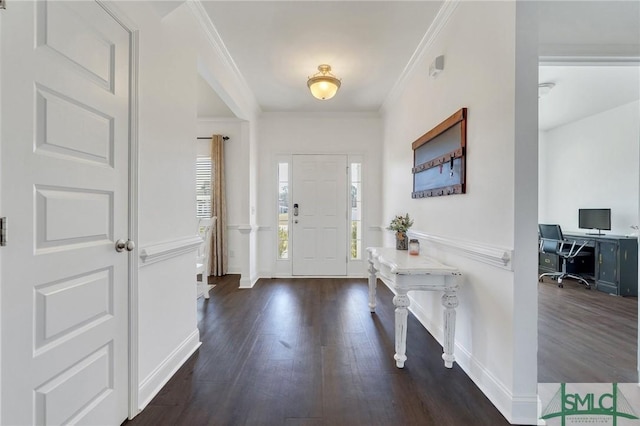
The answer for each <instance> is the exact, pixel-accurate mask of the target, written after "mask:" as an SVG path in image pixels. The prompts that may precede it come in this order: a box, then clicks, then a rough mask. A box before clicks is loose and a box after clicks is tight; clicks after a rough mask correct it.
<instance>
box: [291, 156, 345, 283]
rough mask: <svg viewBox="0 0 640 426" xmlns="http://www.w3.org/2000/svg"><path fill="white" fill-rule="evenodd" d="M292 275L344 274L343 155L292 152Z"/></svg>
mask: <svg viewBox="0 0 640 426" xmlns="http://www.w3.org/2000/svg"><path fill="white" fill-rule="evenodd" d="M291 199H292V205H293V206H295V205H296V204H297V205H298V215H297V216H295V208H294V214H293V215H292V221H293V224H292V226H291V233H292V237H291V243H292V247H291V260H292V268H293V275H314V276H316V275H346V274H347V157H346V156H345V155H294V156H293V164H292V182H291Z"/></svg>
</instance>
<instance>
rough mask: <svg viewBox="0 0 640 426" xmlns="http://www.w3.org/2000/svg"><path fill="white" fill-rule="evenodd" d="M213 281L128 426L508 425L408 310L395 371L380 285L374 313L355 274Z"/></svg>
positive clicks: (390, 323) (387, 298)
mask: <svg viewBox="0 0 640 426" xmlns="http://www.w3.org/2000/svg"><path fill="white" fill-rule="evenodd" d="M215 284H217V286H216V287H215V288H214V289H213V290H212V291H211V298H210V299H209V300H208V301H206V300H204V299H199V301H198V304H199V314H200V317H199V328H200V333H201V340H202V346H201V347H200V349H199V350H198V352H197V353H195V354H194V355H193V356H192V357H191V358H190V359H189V360H188V361H187V362H186V364H185V365H184V366H183V367H182V368H181V369H180V370H179V371H178V372H177V374H176V375H175V376H174V377H173V378H172V379H171V380H170V381H169V383H168V384H167V385H166V386H165V387H164V388H163V389H162V390H161V391H160V393H159V394H158V395H157V396H156V397H155V398H154V399H153V401H152V402H151V403H150V404H149V405H148V406H147V408H146V409H145V410H144V411H143V412H142V413H141V414H139V415H138V416H137V417H136V418H135V419H133V420H132V421H129V422H127V426H134V425H154V426H156V425H349V426H351V425H393V426H397V425H421V426H425V425H438V426H445V425H456V426H457V425H491V426H497V425H506V424H508V423H507V422H506V420H505V419H504V418H503V417H502V415H501V414H500V413H499V412H498V411H497V410H496V409H495V408H494V406H493V405H492V404H491V403H490V402H489V400H488V399H487V398H486V397H485V396H484V395H483V394H482V392H480V390H479V389H478V388H477V387H476V386H475V385H474V384H473V382H472V381H471V380H470V379H469V378H468V377H467V375H466V374H465V373H464V372H463V371H462V370H461V369H460V368H459V367H458V365H457V364H454V367H453V369H446V368H444V365H443V361H442V358H441V354H442V347H441V346H440V345H439V344H438V343H437V342H436V341H435V340H434V339H433V338H432V337H431V335H430V334H429V333H428V332H427V331H426V330H425V329H424V328H423V327H422V326H421V325H420V324H419V323H418V321H417V320H416V319H415V318H414V317H413V316H412V315H409V320H408V347H407V356H408V360H407V363H406V365H405V368H404V369H398V368H396V367H395V362H394V360H393V353H394V337H393V336H394V315H393V312H394V311H393V304H392V300H391V299H392V296H393V295H392V293H391V292H390V291H389V290H388V289H387V288H386V286H385V285H383V284H380V285H379V286H378V301H379V303H378V307H377V310H376V311H377V312H376V314H371V313H370V312H369V309H368V306H367V284H366V280H364V279H304V280H285V279H274V280H260V281H259V282H258V283H257V284H256V286H255V287H254V288H253V289H252V290H239V289H238V279H237V277H233V276H229V277H224V278H223V279H220V280H217V281H216V282H215Z"/></svg>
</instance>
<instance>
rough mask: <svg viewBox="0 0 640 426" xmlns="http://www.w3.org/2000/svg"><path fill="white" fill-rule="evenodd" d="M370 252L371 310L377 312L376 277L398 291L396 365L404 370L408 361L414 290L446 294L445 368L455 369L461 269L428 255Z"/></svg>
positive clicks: (377, 249)
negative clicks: (411, 305)
mask: <svg viewBox="0 0 640 426" xmlns="http://www.w3.org/2000/svg"><path fill="white" fill-rule="evenodd" d="M367 251H368V252H369V308H370V309H371V312H375V309H376V282H377V280H376V278H377V277H379V278H380V279H381V280H382V281H383V282H384V283H385V284H386V285H387V286H388V287H389V288H390V289H391V290H392V291H394V292H395V296H394V298H393V304H394V306H395V307H396V315H395V328H396V336H395V343H396V354H395V355H394V359H395V360H396V366H397V367H398V368H403V367H404V362H405V361H406V360H407V356H406V349H407V308H408V307H409V296H408V295H407V293H408V292H410V291H443V292H444V294H443V295H442V306H444V308H445V309H444V345H443V346H444V347H443V350H444V353H443V354H442V359H443V360H444V366H445V367H447V368H451V367H453V361H455V357H454V355H453V345H454V341H455V330H456V310H455V309H456V307H457V306H458V297H457V295H456V291H457V289H458V286H459V283H460V279H461V277H462V275H461V273H460V272H459V271H458V269H456V268H453V267H451V266H447V265H443V264H442V263H440V262H438V261H436V260H434V259H431V258H428V257H426V256H424V255H419V256H412V255H410V254H409V253H408V251H407V250H396V249H394V248H382V247H368V248H367Z"/></svg>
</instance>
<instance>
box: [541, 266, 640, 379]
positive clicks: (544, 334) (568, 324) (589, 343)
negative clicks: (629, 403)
mask: <svg viewBox="0 0 640 426" xmlns="http://www.w3.org/2000/svg"><path fill="white" fill-rule="evenodd" d="M563 284H564V288H558V286H557V283H556V282H555V281H551V280H549V279H546V278H545V280H544V282H542V283H540V284H539V286H538V381H539V382H541V383H550V382H551V383H562V382H566V383H611V382H618V383H637V382H638V371H637V368H636V363H637V353H638V352H637V350H638V349H637V347H638V298H637V297H618V296H611V295H609V294H606V293H603V292H600V291H597V290H587V289H585V288H584V287H583V286H582V285H580V284H577V283H576V282H575V281H573V280H564V281H563Z"/></svg>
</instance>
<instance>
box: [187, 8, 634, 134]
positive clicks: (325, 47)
mask: <svg viewBox="0 0 640 426" xmlns="http://www.w3.org/2000/svg"><path fill="white" fill-rule="evenodd" d="M201 3H202V5H203V7H204V8H205V10H206V11H207V13H208V14H209V16H210V18H211V21H212V22H213V24H214V26H215V28H216V30H217V31H218V33H219V35H220V37H221V39H222V40H223V42H224V44H225V46H226V48H227V50H228V52H229V54H230V56H231V58H232V59H233V61H234V62H235V64H236V66H237V68H238V70H239V72H240V74H241V75H242V76H243V78H244V79H245V81H246V82H247V85H248V87H249V89H250V90H251V91H252V92H253V93H254V95H255V96H256V99H257V101H258V104H259V105H260V108H261V109H262V111H265V112H269V111H296V112H320V111H340V112H349V111H354V112H360V111H378V110H379V109H380V107H381V105H382V103H383V102H384V100H385V99H386V97H387V96H388V94H389V92H390V90H391V89H392V87H393V86H394V84H395V83H396V82H397V81H398V79H399V78H400V77H401V75H402V72H403V70H404V69H405V67H406V66H407V64H408V63H409V61H410V59H411V57H412V55H413V54H414V52H415V50H416V48H417V47H418V45H419V43H420V41H421V39H422V38H423V37H424V35H425V33H426V32H427V30H428V28H429V26H430V25H431V23H432V21H433V19H434V17H435V16H436V14H437V12H438V10H439V8H440V7H441V6H442V4H443V2H442V1H432V0H416V1H393V0H391V1H361V0H353V1H271V0H260V1H210V0H201ZM538 6H539V11H540V14H539V15H540V26H539V28H540V32H539V42H540V51H539V53H540V55H541V56H542V57H546V58H549V57H551V58H552V59H553V57H556V58H557V57H558V56H560V57H563V58H565V59H566V58H570V60H569V61H567V60H565V61H564V62H565V63H566V62H571V61H574V60H576V57H577V58H578V62H580V57H582V58H585V57H588V58H603V57H617V58H620V57H624V56H636V57H639V56H640V2H638V1H635V0H632V1H541V2H539V4H538ZM551 62H553V60H552V61H551ZM560 62H562V61H560ZM560 62H557V63H552V65H559V64H560ZM321 63H328V64H330V65H331V66H332V67H333V71H334V73H335V74H336V75H337V76H338V77H339V78H341V79H342V87H341V89H340V91H339V92H338V94H337V95H336V97H334V98H333V99H330V100H328V101H319V100H316V99H314V98H313V97H312V96H311V95H310V93H309V91H308V89H307V87H306V80H307V78H308V77H309V76H311V75H312V74H314V73H315V72H316V71H317V69H316V68H317V66H318V65H319V64H321ZM601 65H602V64H601ZM633 69H635V70H636V72H637V68H629V67H622V68H615V67H606V66H605V67H603V66H600V67H597V68H591V69H585V68H584V67H573V68H572V67H558V66H554V67H541V69H540V81H541V82H543V81H552V82H555V83H557V86H556V88H555V89H554V90H553V91H552V92H551V94H549V96H548V97H546V98H543V99H541V100H540V127H541V128H545V129H548V128H551V127H554V126H557V125H560V124H563V123H567V122H569V121H573V120H576V119H579V118H582V117H584V116H586V115H590V114H594V113H596V112H600V110H603V108H605V109H606V108H607V107H608V106H609V105H611V107H613V106H617V105H621V104H622V103H626V102H630V101H632V100H634V99H638V94H639V93H640V88H638V79H637V75H635V78H636V80H635V81H634V74H633V71H632V70H633ZM199 85H200V86H199V87H200V88H201V89H202V91H203V93H202V94H201V95H199V96H200V97H199V99H198V102H199V106H198V116H199V117H207V116H218V117H220V116H222V117H228V116H233V114H232V113H231V111H229V109H228V108H226V107H225V106H224V103H223V102H222V101H221V100H220V98H219V97H218V96H217V95H216V94H215V92H213V91H212V90H210V88H209V86H208V85H206V83H205V82H204V81H202V80H201V81H200V82H199ZM207 88H208V89H209V90H208V91H207V90H205V89H207ZM205 92H206V93H205Z"/></svg>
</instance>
